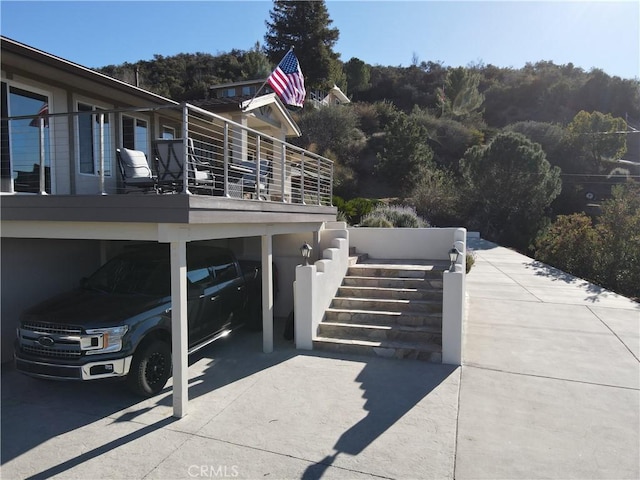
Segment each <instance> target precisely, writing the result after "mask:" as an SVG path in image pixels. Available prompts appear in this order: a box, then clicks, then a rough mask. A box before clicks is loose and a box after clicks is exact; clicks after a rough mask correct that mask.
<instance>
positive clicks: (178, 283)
mask: <svg viewBox="0 0 640 480" xmlns="http://www.w3.org/2000/svg"><path fill="white" fill-rule="evenodd" d="M171 305H172V308H171V351H172V352H173V355H172V362H173V416H174V417H176V418H182V417H184V416H185V415H186V414H187V403H188V401H189V390H188V388H187V387H188V386H189V376H188V368H187V367H188V363H187V362H188V359H187V350H188V342H187V243H186V242H185V241H183V240H181V241H177V242H171Z"/></svg>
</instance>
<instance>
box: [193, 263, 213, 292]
mask: <svg viewBox="0 0 640 480" xmlns="http://www.w3.org/2000/svg"><path fill="white" fill-rule="evenodd" d="M187 279H188V280H189V282H190V283H191V284H192V285H198V286H199V287H202V288H208V287H210V286H211V285H212V283H213V280H212V278H211V275H210V274H209V269H208V268H207V267H201V268H195V269H193V270H189V271H188V272H187Z"/></svg>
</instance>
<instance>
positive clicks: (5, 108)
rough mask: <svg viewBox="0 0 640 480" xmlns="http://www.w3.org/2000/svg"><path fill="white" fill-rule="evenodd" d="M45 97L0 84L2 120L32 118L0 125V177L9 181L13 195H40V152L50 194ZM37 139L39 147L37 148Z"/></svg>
mask: <svg viewBox="0 0 640 480" xmlns="http://www.w3.org/2000/svg"><path fill="white" fill-rule="evenodd" d="M48 113H49V97H48V95H46V94H42V93H36V92H33V91H29V90H26V89H23V88H18V87H15V86H10V85H8V84H6V83H4V82H3V83H2V116H3V117H5V116H8V117H17V116H23V115H32V116H33V117H32V118H26V119H18V120H9V121H3V122H2V177H3V178H7V179H8V178H10V179H11V180H12V181H13V189H14V191H16V192H31V193H37V192H39V191H40V164H41V152H43V153H44V165H45V190H46V191H47V192H49V193H51V168H50V167H51V156H50V138H49V128H50V127H49V119H48V118H47V117H46V115H47V114H48ZM41 139H42V140H43V142H44V143H43V145H42V147H43V148H41Z"/></svg>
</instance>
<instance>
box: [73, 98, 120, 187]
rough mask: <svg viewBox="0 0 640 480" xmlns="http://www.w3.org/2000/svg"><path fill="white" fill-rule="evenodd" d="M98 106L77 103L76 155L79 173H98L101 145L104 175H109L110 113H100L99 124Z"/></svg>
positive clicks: (110, 150)
mask: <svg viewBox="0 0 640 480" xmlns="http://www.w3.org/2000/svg"><path fill="white" fill-rule="evenodd" d="M100 110H101V109H100V108H99V107H96V106H94V105H89V104H86V103H78V112H81V114H80V115H78V156H79V165H80V173H83V174H86V175H99V174H100V158H101V153H100V152H101V145H103V147H102V148H103V150H102V151H103V152H104V175H105V176H107V177H108V176H110V175H111V159H112V157H113V155H114V153H113V147H112V145H113V141H112V132H111V122H110V115H108V114H102V119H103V121H102V127H101V126H100V117H101V115H100Z"/></svg>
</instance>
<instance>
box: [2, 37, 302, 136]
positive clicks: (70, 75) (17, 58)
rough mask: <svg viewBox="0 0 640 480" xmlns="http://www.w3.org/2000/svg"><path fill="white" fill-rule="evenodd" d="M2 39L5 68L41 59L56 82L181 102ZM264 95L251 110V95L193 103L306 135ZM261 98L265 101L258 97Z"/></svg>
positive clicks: (138, 100)
mask: <svg viewBox="0 0 640 480" xmlns="http://www.w3.org/2000/svg"><path fill="white" fill-rule="evenodd" d="M0 40H1V49H2V68H3V69H7V70H12V71H19V72H20V73H26V72H28V71H32V68H30V67H29V66H28V65H25V64H24V59H30V60H33V61H34V62H37V64H38V65H39V67H38V68H40V70H42V71H41V72H40V73H41V74H43V75H46V76H48V77H49V78H50V79H51V81H52V83H59V84H77V83H78V81H85V82H86V83H87V85H89V82H90V84H91V85H102V86H104V87H108V88H110V89H112V90H111V91H112V92H113V90H117V91H119V92H122V93H124V94H128V95H127V96H126V99H127V101H128V102H129V103H130V104H131V105H136V106H145V105H144V104H145V103H152V104H154V105H179V102H176V101H175V100H171V99H170V98H167V97H163V96H162V95H158V94H156V93H153V92H150V91H148V90H145V89H143V88H140V87H136V86H135V85H131V84H130V83H127V82H123V81H122V80H118V79H116V78H113V77H110V76H108V75H105V74H103V73H100V72H97V71H95V70H92V69H90V68H87V67H83V66H82V65H79V64H77V63H74V62H71V61H69V60H65V59H64V58H61V57H58V56H56V55H52V54H50V53H47V52H45V51H42V50H39V49H37V48H34V47H30V46H29V45H25V44H23V43H20V42H18V41H16V40H13V39H10V38H8V37H4V36H0ZM12 55H13V56H12ZM43 69H44V70H43ZM54 72H55V73H54ZM257 82H259V80H252V81H249V82H247V83H257ZM240 83H244V82H240ZM230 85H231V84H230ZM87 88H89V87H87ZM107 95H108V94H107ZM263 97H267V98H261V97H258V98H257V99H256V100H255V101H254V102H252V103H251V105H250V108H249V109H247V110H243V107H242V106H241V104H242V103H243V102H246V101H247V100H250V99H251V98H252V97H251V96H243V97H229V98H212V99H208V100H200V101H192V102H189V103H192V104H193V105H196V106H199V107H201V108H204V109H206V110H209V111H212V112H215V113H245V114H247V115H249V116H250V117H251V118H252V119H254V120H255V121H254V122H250V123H253V125H251V126H252V128H256V129H258V128H260V127H261V125H260V123H261V122H266V123H267V124H270V125H272V126H276V127H280V126H284V128H285V132H286V133H285V134H286V136H289V137H291V136H296V137H299V136H300V135H302V132H301V131H300V128H299V127H298V125H297V124H296V123H295V121H294V120H293V118H292V117H291V115H290V114H289V112H288V110H287V109H286V108H285V106H284V104H283V103H282V102H281V101H280V99H279V98H277V96H275V95H274V94H268V95H263ZM260 98H261V100H258V99H260ZM259 107H270V110H271V111H272V112H273V115H272V116H271V118H269V116H268V114H267V113H268V112H266V111H265V110H263V111H262V112H260V111H258V110H256V109H258V108H259Z"/></svg>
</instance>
